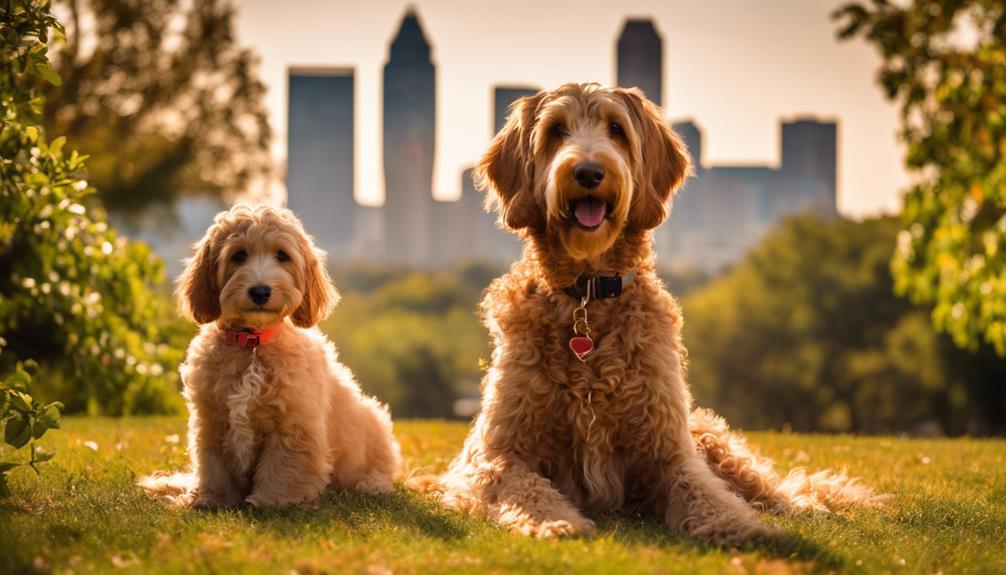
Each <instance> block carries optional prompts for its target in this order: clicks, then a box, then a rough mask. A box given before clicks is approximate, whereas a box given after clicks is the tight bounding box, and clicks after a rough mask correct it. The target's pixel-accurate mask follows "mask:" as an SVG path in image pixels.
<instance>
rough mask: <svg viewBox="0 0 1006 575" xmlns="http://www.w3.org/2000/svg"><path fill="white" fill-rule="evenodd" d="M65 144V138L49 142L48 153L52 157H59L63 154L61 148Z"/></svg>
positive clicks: (61, 137)
mask: <svg viewBox="0 0 1006 575" xmlns="http://www.w3.org/2000/svg"><path fill="white" fill-rule="evenodd" d="M65 144H66V136H60V137H58V138H56V139H55V140H53V141H51V142H49V153H50V154H51V155H53V156H59V155H60V154H61V153H62V152H63V146H64V145H65Z"/></svg>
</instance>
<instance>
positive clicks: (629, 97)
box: [616, 88, 692, 229]
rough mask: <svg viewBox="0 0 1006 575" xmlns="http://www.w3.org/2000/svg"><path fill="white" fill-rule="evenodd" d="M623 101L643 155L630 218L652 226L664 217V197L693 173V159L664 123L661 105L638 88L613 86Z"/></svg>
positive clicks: (668, 196) (634, 222)
mask: <svg viewBox="0 0 1006 575" xmlns="http://www.w3.org/2000/svg"><path fill="white" fill-rule="evenodd" d="M616 93H617V94H618V95H619V96H620V97H621V98H622V100H623V101H625V103H626V105H627V106H628V108H629V110H630V112H631V114H632V117H633V121H634V122H635V123H636V128H637V129H636V132H637V133H638V134H639V138H640V147H641V149H642V156H643V157H642V159H641V160H640V162H641V164H642V165H641V167H640V171H639V172H638V176H637V180H638V181H637V182H636V197H634V198H633V201H632V207H631V208H630V210H629V222H630V224H631V225H634V226H636V227H637V228H640V229H652V228H655V227H657V226H659V225H660V222H662V221H664V218H666V217H667V207H666V206H667V200H668V199H669V198H670V197H671V194H673V193H674V192H675V190H677V189H678V187H680V186H681V184H682V183H683V182H684V180H685V178H686V177H687V176H689V175H691V174H692V160H691V157H690V156H689V154H688V149H687V148H686V147H685V144H684V142H682V141H681V138H679V137H678V135H677V134H676V133H674V130H672V129H671V127H670V126H669V125H668V124H667V122H666V121H665V120H664V118H663V116H662V115H661V113H660V108H658V107H657V106H656V104H654V103H653V102H650V101H649V100H647V99H646V97H645V96H644V95H643V93H642V92H640V91H639V90H638V89H635V88H631V89H628V90H626V89H622V88H618V89H616Z"/></svg>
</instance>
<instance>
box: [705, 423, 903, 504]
mask: <svg viewBox="0 0 1006 575" xmlns="http://www.w3.org/2000/svg"><path fill="white" fill-rule="evenodd" d="M689 428H690V429H691V433H692V437H694V438H695V444H696V447H697V448H698V449H699V451H700V452H701V453H702V454H703V455H705V458H706V461H707V462H708V464H709V467H710V468H711V469H712V470H713V472H714V473H715V474H716V475H717V476H718V477H720V478H722V479H723V480H725V481H727V482H728V483H729V484H730V486H731V488H732V489H733V490H734V491H736V492H737V493H739V494H740V495H741V496H743V497H744V498H745V499H747V500H748V501H750V502H751V504H752V505H754V506H756V507H758V508H760V509H766V510H770V511H775V512H778V513H786V512H796V511H803V510H810V509H817V510H825V509H837V508H841V507H845V506H849V505H856V504H859V505H865V506H878V505H881V504H883V502H884V501H885V500H886V499H887V498H888V497H889V496H886V495H877V494H875V493H874V492H873V490H872V489H870V488H869V487H868V486H866V485H863V484H862V483H859V482H858V481H857V480H856V479H854V478H851V477H849V476H848V475H846V474H845V473H843V472H838V473H836V472H832V471H828V470H825V471H819V472H817V473H813V474H807V473H806V471H805V470H803V469H802V468H797V469H794V470H792V471H790V472H789V474H788V475H786V477H784V478H780V477H779V474H778V473H776V471H775V464H774V463H773V462H772V460H771V459H769V458H767V457H763V456H761V455H760V454H758V453H757V452H755V451H753V450H752V449H751V448H749V447H748V445H747V440H746V439H745V438H744V436H743V435H741V434H739V433H737V432H734V431H731V430H730V427H729V426H728V425H727V423H726V421H724V420H723V418H722V417H720V416H718V415H716V414H715V413H713V412H712V411H710V410H708V409H695V410H693V411H692V413H691V415H690V417H689Z"/></svg>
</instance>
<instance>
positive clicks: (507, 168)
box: [475, 92, 545, 231]
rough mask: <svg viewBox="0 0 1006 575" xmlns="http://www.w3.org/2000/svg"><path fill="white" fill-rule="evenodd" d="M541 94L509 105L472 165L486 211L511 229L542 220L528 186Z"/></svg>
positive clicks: (531, 173)
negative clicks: (504, 119)
mask: <svg viewBox="0 0 1006 575" xmlns="http://www.w3.org/2000/svg"><path fill="white" fill-rule="evenodd" d="M544 96H545V93H544V92H539V93H538V94H536V95H534V96H527V97H524V98H521V99H519V100H517V101H516V102H514V104H513V105H512V106H510V115H509V117H508V118H507V122H506V124H505V125H504V126H503V129H502V130H500V131H499V133H498V134H496V137H495V138H493V141H492V143H491V144H489V149H488V150H486V152H485V154H483V155H482V158H481V159H480V160H479V163H478V165H477V166H475V185H476V187H478V188H479V189H481V190H486V191H487V193H486V201H485V206H486V211H493V210H495V211H497V212H498V213H499V222H500V223H501V224H502V225H503V226H504V227H505V228H506V229H509V230H511V231H516V230H519V229H522V228H527V227H537V226H540V225H543V224H544V221H545V220H544V217H543V216H542V211H541V209H540V208H539V207H538V205H537V202H536V201H535V197H534V191H533V190H532V189H531V186H532V184H533V182H534V160H533V157H532V154H533V152H532V143H531V131H532V128H533V127H534V123H535V117H536V113H537V109H538V104H539V103H540V102H541V101H542V99H543V98H544Z"/></svg>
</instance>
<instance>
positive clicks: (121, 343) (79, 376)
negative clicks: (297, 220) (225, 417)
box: [0, 0, 181, 414]
mask: <svg viewBox="0 0 1006 575" xmlns="http://www.w3.org/2000/svg"><path fill="white" fill-rule="evenodd" d="M0 6H2V7H3V10H0V37H2V38H3V42H0V122H2V123H0V372H7V371H10V370H13V369H14V367H15V365H16V364H17V362H18V361H19V360H26V359H33V360H36V361H38V362H39V363H40V364H41V366H42V369H43V372H40V377H39V378H38V380H37V381H36V387H35V389H36V390H40V391H42V393H43V394H44V392H45V390H46V386H50V387H49V390H51V389H53V387H52V386H55V387H58V386H60V385H66V389H64V390H63V391H65V393H66V395H65V396H63V395H61V396H60V399H62V400H63V401H64V402H65V403H66V405H67V408H68V409H70V410H82V409H84V408H87V409H88V410H89V411H92V412H100V413H111V414H117V413H123V412H137V411H169V410H171V409H172V408H173V407H174V406H177V404H178V399H177V395H178V394H177V392H176V388H175V377H176V376H175V375H174V369H173V367H174V365H175V364H176V363H177V361H178V359H179V354H180V353H181V350H180V349H178V348H177V346H175V345H165V342H166V340H165V337H166V332H165V330H162V329H160V326H161V325H163V324H161V323H160V322H158V321H156V320H159V319H160V318H162V317H164V302H163V298H158V297H157V294H156V293H155V292H154V291H153V289H152V288H154V287H155V286H158V285H161V284H163V272H162V264H161V262H160V260H158V259H157V258H156V257H155V256H154V255H153V254H152V253H151V252H150V250H149V249H148V248H147V246H145V245H143V244H139V243H135V242H129V241H127V240H125V239H124V238H122V237H121V236H119V235H118V234H117V233H116V232H115V230H114V229H113V228H112V227H110V226H109V225H108V222H107V221H106V220H105V217H104V212H102V211H101V209H100V208H98V207H88V206H87V196H88V195H90V194H92V193H93V192H94V188H93V187H91V186H90V185H89V184H88V183H87V182H86V181H85V180H83V179H81V177H80V174H81V171H82V170H83V168H84V160H85V159H86V158H85V157H84V156H81V155H80V154H78V153H77V152H76V151H73V152H68V151H66V138H65V137H58V138H55V139H52V140H50V139H49V138H48V137H47V136H46V133H45V130H43V129H41V128H40V127H39V126H38V121H39V118H40V116H41V114H42V109H43V107H44V105H45V99H44V98H43V97H42V96H41V95H40V93H39V92H38V90H37V89H36V88H35V86H37V84H38V82H39V81H40V80H45V81H47V82H51V83H54V84H58V83H59V81H60V79H59V76H58V75H57V74H56V73H55V72H54V70H53V69H52V67H51V65H50V63H49V61H48V58H47V45H48V42H49V41H50V38H51V37H52V36H56V37H58V36H59V35H60V34H61V33H62V29H61V27H60V25H59V23H58V22H57V21H56V20H55V19H54V18H53V16H52V14H51V13H50V11H49V5H48V3H46V2H38V1H32V0H0Z"/></svg>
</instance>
